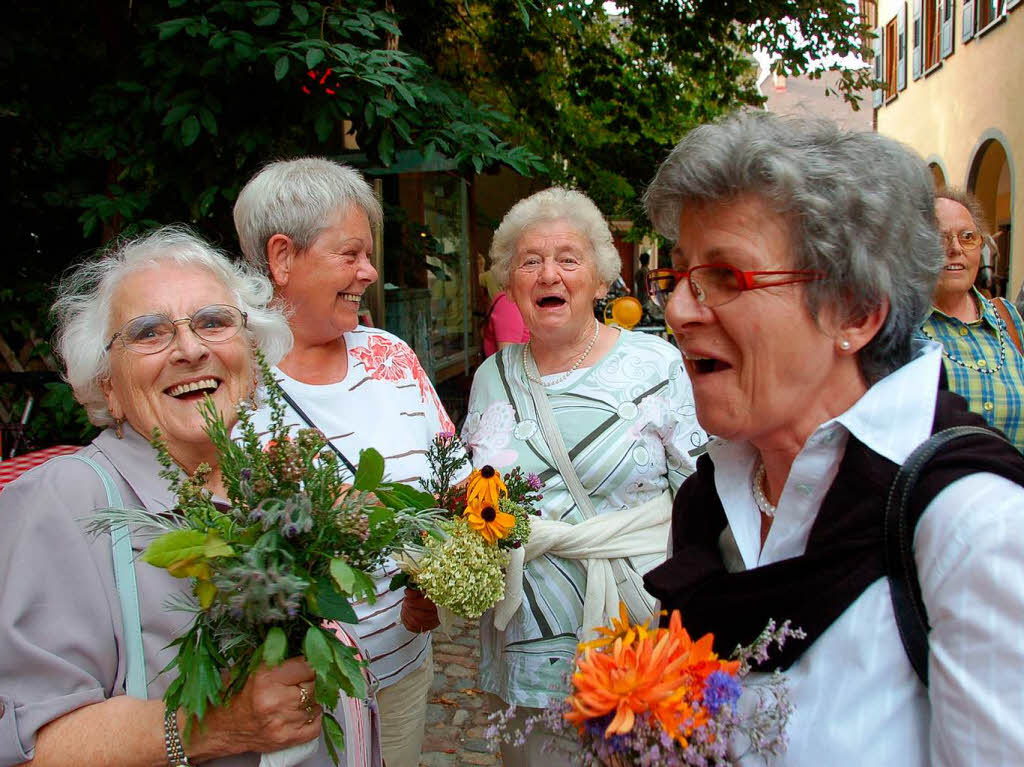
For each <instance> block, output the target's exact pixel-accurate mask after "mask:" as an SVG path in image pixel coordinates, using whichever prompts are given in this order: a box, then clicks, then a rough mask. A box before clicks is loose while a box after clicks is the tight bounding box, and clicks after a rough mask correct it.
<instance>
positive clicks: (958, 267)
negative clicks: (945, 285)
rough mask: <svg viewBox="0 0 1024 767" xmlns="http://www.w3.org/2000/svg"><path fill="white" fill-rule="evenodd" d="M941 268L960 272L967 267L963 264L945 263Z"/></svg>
mask: <svg viewBox="0 0 1024 767" xmlns="http://www.w3.org/2000/svg"><path fill="white" fill-rule="evenodd" d="M942 268H943V270H945V271H947V272H962V271H964V270H965V269H966V268H967V267H966V266H964V265H963V264H946V265H945V266H944V267H942Z"/></svg>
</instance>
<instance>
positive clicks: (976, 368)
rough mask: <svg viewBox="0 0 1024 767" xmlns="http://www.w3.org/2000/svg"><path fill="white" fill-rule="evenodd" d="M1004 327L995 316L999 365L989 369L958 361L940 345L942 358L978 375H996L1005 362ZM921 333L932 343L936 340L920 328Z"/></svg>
mask: <svg viewBox="0 0 1024 767" xmlns="http://www.w3.org/2000/svg"><path fill="white" fill-rule="evenodd" d="M978 314H979V317H980V316H981V312H980V311H979V313H978ZM965 324H966V323H965ZM1005 327H1006V326H1005V325H1004V324H1003V318H1002V317H1000V316H998V315H996V343H998V344H999V364H998V365H996V366H995V367H989V366H988V365H985V366H984V367H982V366H980V365H976V364H974V363H972V362H966V361H964V360H962V359H960V358H959V357H954V356H953V355H952V354H950V353H949V352H948V351H947V350H946V345H945V344H942V356H943V357H945V358H946V359H947V360H949V361H950V362H952V363H953V364H954V365H959V366H960V367H962V368H967V369H968V370H974V371H977V372H978V373H998V372H999V371H1000V370H1001V369H1002V367H1003V363H1004V362H1006V340H1005V338H1004V336H1003V329H1004V328H1005ZM921 332H922V333H924V335H925V336H926V337H928V338H930V339H931V340H932V341H936V340H938V339H936V338H935V336H933V335H932V334H931V333H929V332H928V331H927V330H925V329H924V328H923V327H922V328H921ZM940 343H941V342H940Z"/></svg>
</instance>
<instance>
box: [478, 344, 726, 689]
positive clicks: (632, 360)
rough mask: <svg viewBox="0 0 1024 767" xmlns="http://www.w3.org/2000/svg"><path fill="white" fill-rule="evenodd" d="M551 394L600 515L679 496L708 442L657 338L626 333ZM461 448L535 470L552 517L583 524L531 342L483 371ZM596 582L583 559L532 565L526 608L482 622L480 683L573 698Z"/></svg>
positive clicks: (669, 349)
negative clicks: (543, 417)
mask: <svg viewBox="0 0 1024 767" xmlns="http://www.w3.org/2000/svg"><path fill="white" fill-rule="evenodd" d="M558 377H559V375H555V376H550V377H549V378H550V379H557V378H558ZM547 393H548V397H549V401H550V403H551V409H552V410H553V411H554V415H555V422H556V423H557V424H558V428H559V430H560V431H561V434H562V439H563V441H564V442H565V447H566V450H567V451H568V453H569V457H570V458H571V460H572V462H573V466H574V467H575V469H576V473H577V474H579V477H580V481H581V482H582V483H583V486H584V487H585V488H586V489H587V490H588V492H589V493H590V497H591V500H592V502H593V505H594V508H595V510H596V511H597V513H598V514H602V513H604V512H608V511H619V510H621V509H627V508H632V507H635V506H638V505H639V504H641V503H644V502H646V501H649V500H651V499H652V498H655V497H657V496H659V495H661V494H662V493H664V492H665V490H666V489H670V490H671V491H672V493H673V494H674V493H675V491H676V490H677V489H678V488H679V486H680V485H681V484H682V482H683V480H684V479H685V478H686V477H687V476H689V475H690V473H691V472H692V471H693V470H694V467H695V462H696V458H695V457H694V456H693V455H692V454H691V453H692V452H695V451H696V450H697V448H699V447H700V446H702V445H703V444H704V443H705V442H706V441H707V435H706V434H705V433H704V432H703V431H702V430H701V428H700V426H699V425H698V424H697V419H696V413H695V409H694V404H693V393H692V391H691V388H690V381H689V379H688V378H687V376H686V372H685V371H684V370H683V365H682V359H681V357H680V355H679V351H678V350H677V349H676V348H675V347H673V346H672V345H671V344H669V343H667V342H666V341H663V340H662V339H660V338H657V337H655V336H650V335H645V334H643V333H632V332H629V331H621V333H620V336H619V339H618V340H617V341H616V344H615V346H614V347H613V348H612V349H611V351H609V352H608V354H606V355H605V356H604V358H602V359H601V360H599V361H598V363H597V364H596V365H594V366H593V367H590V368H583V369H581V370H579V371H577V372H575V373H573V374H572V376H571V377H570V378H568V379H567V380H565V381H564V382H562V383H561V384H558V385H556V386H550V387H548V389H547ZM462 440H463V442H464V443H465V444H466V446H467V448H469V449H470V450H471V451H472V454H473V465H474V466H477V467H479V466H482V465H484V464H491V465H492V466H494V467H495V468H497V469H499V470H501V471H502V472H504V471H508V470H509V469H511V468H512V467H514V466H520V467H521V468H522V470H523V472H524V473H530V472H532V473H535V474H537V475H538V476H539V477H540V478H541V479H542V480H543V481H544V487H543V489H542V490H541V493H543V496H544V498H543V500H542V501H541V504H540V505H541V512H542V514H543V516H544V517H545V518H547V519H553V520H559V521H563V522H570V523H573V524H578V523H579V522H582V521H583V517H582V515H581V514H580V512H579V510H578V509H577V508H576V504H575V502H574V501H573V499H572V496H571V495H570V494H569V491H568V490H567V489H566V487H565V485H564V483H563V482H562V478H561V476H560V475H559V474H558V473H557V471H556V470H555V468H554V461H553V460H552V459H551V454H550V451H549V450H548V449H547V446H546V444H545V443H544V441H543V440H542V438H541V434H540V428H539V426H538V424H537V417H536V413H535V412H534V407H533V402H532V400H531V398H530V392H529V388H528V384H527V380H526V375H525V373H524V371H523V366H522V346H521V345H514V346H509V347H506V348H505V349H502V350H501V351H500V352H498V353H497V354H495V355H494V356H492V357H489V358H488V359H487V360H486V361H485V362H484V363H483V365H481V367H480V369H479V370H478V371H477V373H476V376H475V377H474V379H473V389H472V392H471V394H470V399H469V413H468V415H467V417H466V422H465V425H464V427H463V429H462ZM667 543H668V542H667V541H666V545H667ZM586 585H587V575H586V570H585V568H584V567H583V564H582V563H581V562H578V561H572V560H567V559H562V558H560V557H555V556H550V555H545V556H542V557H539V558H537V559H534V560H533V561H531V562H528V563H527V565H526V568H525V573H524V578H523V606H522V607H521V608H520V609H519V611H518V612H517V613H516V614H515V615H514V616H513V617H512V620H511V621H510V622H509V624H508V626H507V627H506V629H505V631H503V632H500V631H497V630H496V629H495V628H494V623H493V620H492V616H491V613H490V612H488V613H486V614H485V615H484V616H483V617H482V619H481V632H480V636H481V663H480V685H481V687H482V688H483V689H485V690H487V691H489V692H493V693H494V694H496V695H498V696H499V697H500V698H502V699H503V700H505V701H507V702H509V703H515V704H517V705H521V706H531V707H536V708H543V707H546V706H547V705H548V704H549V701H550V700H552V699H554V698H558V697H561V696H563V695H564V694H565V693H566V691H567V688H566V685H565V679H564V677H565V674H566V673H567V672H568V671H569V666H570V661H571V660H572V658H573V656H574V654H575V650H576V644H577V642H578V641H579V634H580V632H581V630H582V628H583V627H582V626H581V625H580V624H581V622H582V620H583V597H584V594H585V593H586Z"/></svg>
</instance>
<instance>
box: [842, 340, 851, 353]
mask: <svg viewBox="0 0 1024 767" xmlns="http://www.w3.org/2000/svg"><path fill="white" fill-rule="evenodd" d="M839 348H840V349H842V350H843V351H844V352H848V351H850V342H849V341H847V340H846V339H845V338H844V339H843V340H842V341H840V342H839Z"/></svg>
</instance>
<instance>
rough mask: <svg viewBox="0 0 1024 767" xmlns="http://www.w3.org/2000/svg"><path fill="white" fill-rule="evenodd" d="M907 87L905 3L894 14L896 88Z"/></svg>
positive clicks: (903, 88)
mask: <svg viewBox="0 0 1024 767" xmlns="http://www.w3.org/2000/svg"><path fill="white" fill-rule="evenodd" d="M906 88H907V4H906V3H904V4H903V7H902V8H900V11H899V13H898V14H896V89H897V90H900V91H902V90H906Z"/></svg>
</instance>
